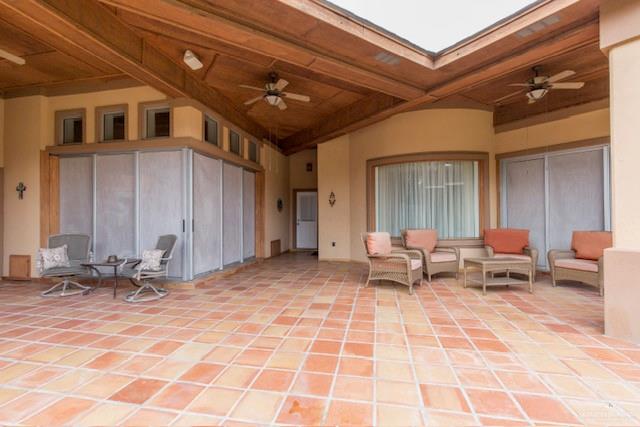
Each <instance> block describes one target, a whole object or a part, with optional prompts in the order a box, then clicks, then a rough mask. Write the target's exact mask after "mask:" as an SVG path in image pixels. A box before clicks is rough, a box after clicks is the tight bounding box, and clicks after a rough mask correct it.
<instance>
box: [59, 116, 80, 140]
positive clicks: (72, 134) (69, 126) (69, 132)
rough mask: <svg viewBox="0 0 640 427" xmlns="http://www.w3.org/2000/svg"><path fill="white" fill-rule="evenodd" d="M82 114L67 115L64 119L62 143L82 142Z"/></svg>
mask: <svg viewBox="0 0 640 427" xmlns="http://www.w3.org/2000/svg"><path fill="white" fill-rule="evenodd" d="M82 126H83V123H82V116H73V117H66V118H64V119H62V143H63V144H81V143H82Z"/></svg>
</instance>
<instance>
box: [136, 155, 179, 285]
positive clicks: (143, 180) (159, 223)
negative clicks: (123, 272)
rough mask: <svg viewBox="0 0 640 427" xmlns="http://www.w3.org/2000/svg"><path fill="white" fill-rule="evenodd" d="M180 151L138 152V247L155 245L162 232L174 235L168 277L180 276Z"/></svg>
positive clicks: (148, 247) (152, 246)
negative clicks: (173, 247) (174, 244)
mask: <svg viewBox="0 0 640 427" xmlns="http://www.w3.org/2000/svg"><path fill="white" fill-rule="evenodd" d="M182 164H183V163H182V152H180V151H163V152H157V153H140V242H141V243H140V250H141V251H143V250H145V249H153V248H155V247H156V243H157V241H158V237H159V236H161V235H163V234H175V235H176V236H178V241H177V243H176V247H175V250H174V251H173V258H172V260H171V262H170V264H169V275H170V276H171V277H182V271H183V265H182V263H183V258H184V255H183V254H184V233H183V227H184V224H183V219H184V216H183V214H184V207H185V195H184V174H183V166H182Z"/></svg>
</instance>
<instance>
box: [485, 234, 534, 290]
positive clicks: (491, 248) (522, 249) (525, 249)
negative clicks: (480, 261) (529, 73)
mask: <svg viewBox="0 0 640 427" xmlns="http://www.w3.org/2000/svg"><path fill="white" fill-rule="evenodd" d="M484 247H485V249H486V251H487V256H488V257H489V258H513V259H521V260H529V261H531V274H532V278H533V280H534V281H535V278H536V266H537V264H538V250H537V249H536V248H532V247H531V246H529V230H520V229H516V228H494V229H487V230H485V231H484Z"/></svg>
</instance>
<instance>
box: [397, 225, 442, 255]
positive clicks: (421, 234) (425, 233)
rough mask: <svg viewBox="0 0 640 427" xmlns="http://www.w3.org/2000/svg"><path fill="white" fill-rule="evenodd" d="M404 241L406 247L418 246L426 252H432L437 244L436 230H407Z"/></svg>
mask: <svg viewBox="0 0 640 427" xmlns="http://www.w3.org/2000/svg"><path fill="white" fill-rule="evenodd" d="M404 243H405V244H406V245H407V247H408V248H420V249H424V250H426V251H428V252H433V250H434V249H435V248H436V246H437V245H438V230H431V229H421V230H407V231H406V234H405V237H404Z"/></svg>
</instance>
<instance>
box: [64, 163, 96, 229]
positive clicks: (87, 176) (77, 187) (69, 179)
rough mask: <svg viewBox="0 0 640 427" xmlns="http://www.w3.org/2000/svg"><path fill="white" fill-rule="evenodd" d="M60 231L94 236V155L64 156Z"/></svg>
mask: <svg viewBox="0 0 640 427" xmlns="http://www.w3.org/2000/svg"><path fill="white" fill-rule="evenodd" d="M60 233H80V234H88V235H90V236H93V157H62V158H61V159H60Z"/></svg>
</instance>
